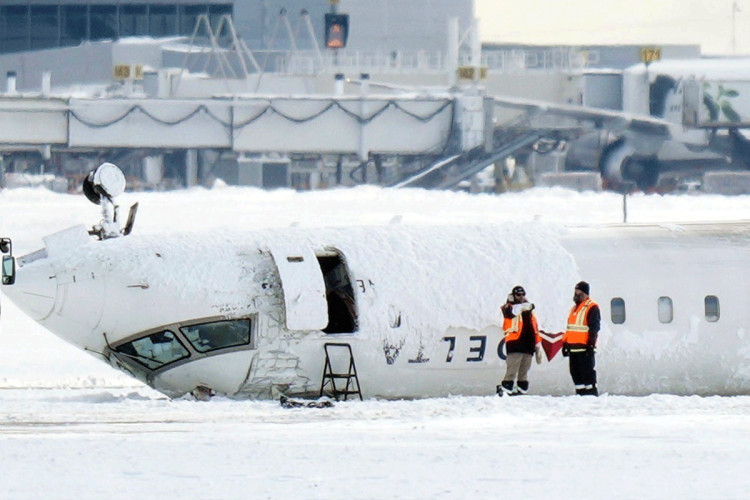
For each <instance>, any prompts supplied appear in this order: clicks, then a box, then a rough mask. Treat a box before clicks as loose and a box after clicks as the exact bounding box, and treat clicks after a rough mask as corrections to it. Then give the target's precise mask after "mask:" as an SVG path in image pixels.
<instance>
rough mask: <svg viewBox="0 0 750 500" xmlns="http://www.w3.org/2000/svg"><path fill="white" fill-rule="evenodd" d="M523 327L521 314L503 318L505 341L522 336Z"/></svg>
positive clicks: (511, 340)
mask: <svg viewBox="0 0 750 500" xmlns="http://www.w3.org/2000/svg"><path fill="white" fill-rule="evenodd" d="M521 328H523V321H521V315H520V314H519V315H518V316H513V317H512V318H503V335H505V341H506V342H513V341H514V340H518V339H519V338H521Z"/></svg>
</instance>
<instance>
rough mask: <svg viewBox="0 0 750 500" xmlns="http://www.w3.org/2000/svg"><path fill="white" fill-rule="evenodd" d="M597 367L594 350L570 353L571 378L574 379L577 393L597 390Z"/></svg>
mask: <svg viewBox="0 0 750 500" xmlns="http://www.w3.org/2000/svg"><path fill="white" fill-rule="evenodd" d="M595 366H596V360H595V359H594V351H593V350H587V351H583V352H571V353H570V376H571V377H573V384H575V386H576V392H578V391H579V390H581V389H592V388H596V370H595V369H594V367H595Z"/></svg>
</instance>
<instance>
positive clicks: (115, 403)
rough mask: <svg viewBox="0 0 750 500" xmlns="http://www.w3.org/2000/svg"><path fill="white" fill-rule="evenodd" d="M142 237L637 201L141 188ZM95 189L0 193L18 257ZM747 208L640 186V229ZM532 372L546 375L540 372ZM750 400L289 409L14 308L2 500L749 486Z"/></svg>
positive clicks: (598, 208)
mask: <svg viewBox="0 0 750 500" xmlns="http://www.w3.org/2000/svg"><path fill="white" fill-rule="evenodd" d="M135 201H139V202H140V210H139V214H138V218H137V221H136V226H135V231H137V232H141V233H152V234H163V233H166V232H169V231H172V230H192V229H203V228H208V227H211V228H217V227H219V228H229V227H239V228H258V227H275V226H288V225H291V224H297V225H300V226H303V227H312V226H319V225H350V224H363V223H364V224H376V225H377V224H388V223H390V222H391V221H393V220H394V218H396V219H398V220H400V221H401V222H402V223H404V224H452V223H467V222H468V223H472V224H477V223H478V224H481V223H489V222H499V221H506V220H514V221H521V222H523V221H532V220H537V219H541V220H546V221H561V222H572V223H579V222H597V223H617V222H621V221H622V217H623V215H622V208H623V199H622V196H620V195H616V194H613V193H599V194H594V193H583V194H581V193H574V192H571V191H565V190H561V189H534V190H530V191H526V192H524V193H509V194H504V195H501V196H491V195H469V194H464V193H450V192H428V191H421V190H382V189H378V188H372V187H360V188H356V189H348V190H330V191H319V192H307V193H295V192H292V191H274V192H265V191H260V190H255V189H242V188H224V189H213V190H204V189H193V190H188V191H182V192H170V193H128V194H126V195H123V196H122V197H121V199H120V200H119V202H120V204H121V205H122V206H123V207H124V208H125V209H126V208H127V206H129V205H130V204H131V203H134V202H135ZM99 218H100V214H99V209H98V207H96V206H94V205H91V204H90V203H88V202H87V201H86V200H85V198H84V197H83V196H71V195H61V194H55V193H51V192H48V191H46V190H43V189H15V190H6V191H2V192H0V236H11V237H12V238H13V242H14V253H16V254H17V255H21V254H24V253H27V252H30V251H33V250H35V249H37V248H39V247H41V237H42V236H44V235H46V234H49V233H51V232H54V231H57V230H59V229H62V228H65V227H68V226H70V225H74V224H78V223H85V224H87V225H93V224H94V223H97V222H98V220H99ZM726 219H733V220H739V219H750V197H747V196H739V197H720V196H688V195H684V196H663V197H662V196H656V195H649V196H647V195H634V196H631V197H629V198H628V220H629V221H630V222H675V221H685V220H692V221H698V220H726ZM532 380H533V372H532ZM749 414H750V397H734V398H718V397H714V398H698V397H676V396H649V397H643V398H630V397H622V396H606V395H605V396H603V397H600V398H598V399H594V398H591V399H586V398H576V397H541V396H529V397H522V398H496V397H486V398H477V397H455V398H445V399H432V400H421V401H403V402H385V401H365V402H347V403H338V404H337V405H336V406H335V407H334V408H328V409H308V408H304V409H292V410H289V409H283V408H281V407H280V406H279V405H278V403H276V402H253V401H232V400H227V399H221V398H214V399H213V400H212V401H211V402H210V403H200V402H196V401H193V400H189V399H183V400H176V401H171V400H168V399H166V398H164V397H163V396H162V395H160V394H158V393H156V392H154V391H152V390H150V389H148V388H145V387H143V386H141V385H140V384H138V383H137V382H135V381H133V380H132V379H130V378H128V377H126V376H124V375H122V374H120V373H119V372H116V371H114V370H113V369H111V368H109V367H108V366H106V365H105V364H103V363H101V362H100V361H98V360H97V359H95V358H93V357H91V356H87V355H86V354H85V353H82V352H79V351H78V350H76V349H74V348H73V347H70V346H68V345H67V344H65V343H64V342H62V341H60V340H58V339H57V338H56V337H54V336H53V335H51V334H49V333H47V332H46V331H44V330H43V329H41V328H40V327H39V326H37V325H36V324H35V323H34V322H33V321H31V320H29V319H28V318H26V317H25V316H23V315H22V314H21V313H20V311H19V310H18V309H17V308H16V307H15V306H14V305H13V304H11V303H10V302H9V301H7V300H3V301H2V321H0V471H1V472H0V474H2V476H0V477H2V478H3V480H2V481H0V498H12V499H15V498H29V499H31V498H34V499H36V498H76V499H79V498H196V499H197V498H201V499H203V498H285V497H293V498H456V497H458V498H488V497H494V498H498V497H500V498H502V497H506V496H507V497H510V496H518V495H520V496H523V497H524V498H550V497H554V498H581V499H583V498H665V497H674V498H747V497H748V496H749V495H750V494H749V493H748V490H749V489H750V478H749V477H748V475H747V474H746V470H747V469H748V467H750V455H748V453H747V449H748V444H750V438H748V436H750V432H749V431H750V419H748V417H747V416H748V415H749Z"/></svg>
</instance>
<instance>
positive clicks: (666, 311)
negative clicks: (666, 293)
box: [658, 297, 674, 323]
mask: <svg viewBox="0 0 750 500" xmlns="http://www.w3.org/2000/svg"><path fill="white" fill-rule="evenodd" d="M658 304H659V306H658V310H659V321H660V322H662V323H671V322H672V318H673V317H674V311H673V309H672V299H671V298H669V297H659V302H658Z"/></svg>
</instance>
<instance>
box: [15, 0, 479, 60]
mask: <svg viewBox="0 0 750 500" xmlns="http://www.w3.org/2000/svg"><path fill="white" fill-rule="evenodd" d="M332 3H335V4H336V5H335V7H336V8H337V9H339V10H341V11H343V12H346V13H348V14H349V15H350V16H351V22H352V26H353V27H356V29H352V31H351V38H350V40H349V42H350V43H349V47H351V48H353V49H355V50H362V49H369V48H373V47H376V46H377V47H384V48H386V49H389V50H397V49H400V50H410V49H423V50H430V49H431V48H433V47H439V48H440V49H441V50H442V49H443V46H444V45H445V39H446V26H445V19H446V17H459V18H460V19H461V20H462V22H464V23H469V22H470V21H471V19H472V17H473V0H409V1H408V2H401V1H397V0H339V1H336V2H331V0H209V1H206V2H198V1H196V0H3V2H2V4H1V5H0V53H11V52H20V51H29V50H40V49H49V48H56V47H69V46H75V45H79V44H80V43H82V42H86V41H97V40H105V39H118V38H122V37H131V36H151V37H166V36H175V35H188V36H189V35H190V34H191V33H192V32H193V29H194V27H195V25H196V20H197V19H198V16H200V15H201V14H207V15H208V16H209V17H210V18H211V19H212V20H214V21H215V20H218V19H219V18H220V17H221V16H223V15H227V14H228V15H231V16H232V17H233V20H234V23H235V25H236V27H237V31H238V32H239V34H240V35H241V36H242V38H243V39H244V40H245V41H246V43H247V44H248V46H249V47H250V48H251V49H254V50H258V49H265V48H269V46H273V47H275V48H283V47H284V46H285V45H288V44H289V40H288V38H287V37H285V36H282V31H283V29H284V28H283V27H279V26H278V24H279V22H278V18H279V13H281V12H284V13H286V14H287V15H288V16H289V18H290V19H292V20H294V19H296V18H297V17H298V16H299V14H300V13H301V12H302V11H303V10H304V11H305V12H306V13H308V14H309V16H310V19H311V21H312V24H313V27H314V31H315V33H316V35H317V38H318V40H320V39H321V37H322V35H323V17H324V14H325V13H326V12H329V11H330V10H331V8H332V7H333V5H332ZM415 19H419V22H414V20H415ZM373 20H377V22H373ZM296 24H297V23H296V22H293V23H292V31H293V32H297V34H300V32H301V31H302V30H301V29H300V27H299V26H298V25H296Z"/></svg>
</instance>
